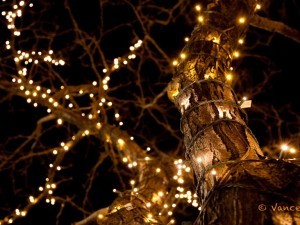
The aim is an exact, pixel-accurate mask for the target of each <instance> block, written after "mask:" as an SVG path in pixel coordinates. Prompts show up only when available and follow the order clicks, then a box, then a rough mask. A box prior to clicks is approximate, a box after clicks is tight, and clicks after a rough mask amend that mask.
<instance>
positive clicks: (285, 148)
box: [278, 144, 297, 159]
mask: <svg viewBox="0 0 300 225" xmlns="http://www.w3.org/2000/svg"><path fill="white" fill-rule="evenodd" d="M288 152H289V153H291V154H295V153H296V152H297V150H296V149H295V148H294V147H291V146H289V145H287V144H282V145H281V147H280V153H279V157H278V159H283V158H284V156H285V154H286V153H288Z"/></svg>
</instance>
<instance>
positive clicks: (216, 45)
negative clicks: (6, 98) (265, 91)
mask: <svg viewBox="0 0 300 225" xmlns="http://www.w3.org/2000/svg"><path fill="white" fill-rule="evenodd" d="M255 6H256V2H255V1H252V0H248V1H238V0H232V1H227V0H222V1H204V4H203V7H204V11H203V12H202V14H201V15H200V16H201V17H199V21H200V24H199V25H198V26H196V27H195V29H194V31H193V32H192V35H191V37H190V41H189V42H188V43H187V45H186V46H185V47H184V48H183V50H182V54H184V55H185V57H182V59H181V61H180V62H179V64H178V67H177V71H176V74H175V75H174V78H173V79H172V81H171V82H170V83H169V86H168V95H169V97H170V99H171V100H172V101H174V103H175V104H176V106H177V107H178V110H179V111H180V112H181V115H182V118H181V129H182V132H183V134H184V141H185V147H186V157H187V160H189V161H190V162H191V164H192V166H193V169H194V173H195V175H196V178H197V184H198V185H197V191H198V196H199V197H200V202H201V203H202V208H201V211H200V214H199V216H198V219H197V220H196V221H195V225H198V224H205V225H208V224H209V225H211V224H222V225H223V224H235V225H238V224H239V225H247V224H249V225H250V224H300V192H299V190H300V189H299V188H300V179H299V178H300V167H299V166H297V165H295V164H292V163H288V162H285V161H284V160H281V159H280V160H275V159H267V158H266V157H264V155H263V152H262V151H261V149H260V146H259V144H258V141H257V140H256V138H255V136H254V134H253V133H252V132H251V130H250V129H249V127H248V126H247V117H246V114H245V112H244V111H243V110H242V109H241V107H240V105H239V101H238V99H237V98H236V95H235V93H234V91H233V90H232V88H231V87H230V80H226V77H227V75H228V74H229V73H230V72H231V68H230V66H231V60H232V57H233V52H234V51H235V50H236V48H237V43H238V40H239V39H240V38H242V37H244V35H245V33H246V31H247V27H248V22H249V21H250V20H251V17H253V15H254V11H255Z"/></svg>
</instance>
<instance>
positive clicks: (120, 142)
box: [118, 138, 125, 147]
mask: <svg viewBox="0 0 300 225" xmlns="http://www.w3.org/2000/svg"><path fill="white" fill-rule="evenodd" d="M118 144H119V145H120V147H123V146H124V144H125V141H124V140H123V139H121V138H119V139H118Z"/></svg>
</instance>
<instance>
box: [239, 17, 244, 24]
mask: <svg viewBox="0 0 300 225" xmlns="http://www.w3.org/2000/svg"><path fill="white" fill-rule="evenodd" d="M238 21H239V23H240V24H244V23H245V22H246V18H245V17H240V18H239V19H238Z"/></svg>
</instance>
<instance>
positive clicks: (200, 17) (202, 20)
mask: <svg viewBox="0 0 300 225" xmlns="http://www.w3.org/2000/svg"><path fill="white" fill-rule="evenodd" d="M261 8H262V6H261V4H259V3H257V4H256V5H255V11H257V10H260V9H261ZM195 11H196V13H197V21H198V23H200V24H204V23H205V17H204V15H203V14H202V7H201V5H200V4H197V5H195ZM246 23H247V18H246V17H245V16H239V17H237V25H238V26H242V25H245V24H246ZM189 40H190V38H189V37H185V38H184V41H185V42H188V41H189ZM212 41H213V42H215V43H217V44H219V43H220V38H219V37H212ZM237 44H238V45H243V44H244V39H243V38H239V39H238V43H237ZM186 57H187V55H186V53H180V55H179V56H178V57H177V59H176V60H174V61H173V62H172V64H173V66H178V65H179V64H180V62H181V61H182V60H184V59H185V58H186ZM239 57H240V52H239V51H238V50H234V51H233V52H232V55H231V58H232V59H237V58H239ZM232 70H233V68H232V67H230V69H229V71H228V72H227V73H226V74H225V78H226V80H227V82H229V83H230V82H231V81H232V79H233V74H232ZM214 77H215V74H214V73H211V74H205V75H204V79H213V78H214Z"/></svg>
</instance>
